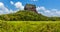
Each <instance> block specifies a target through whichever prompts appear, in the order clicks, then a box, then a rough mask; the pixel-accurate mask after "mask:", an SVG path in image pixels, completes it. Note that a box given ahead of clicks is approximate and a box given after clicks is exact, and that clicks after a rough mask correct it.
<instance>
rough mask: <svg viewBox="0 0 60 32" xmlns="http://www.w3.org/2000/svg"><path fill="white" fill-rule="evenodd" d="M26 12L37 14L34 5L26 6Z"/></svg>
mask: <svg viewBox="0 0 60 32" xmlns="http://www.w3.org/2000/svg"><path fill="white" fill-rule="evenodd" d="M24 10H29V11H34V12H36V13H37V11H36V6H35V5H32V4H26V5H25V7H24Z"/></svg>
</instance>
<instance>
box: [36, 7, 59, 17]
mask: <svg viewBox="0 0 60 32" xmlns="http://www.w3.org/2000/svg"><path fill="white" fill-rule="evenodd" d="M36 9H37V11H38V13H41V14H43V15H45V16H60V11H59V10H58V9H50V10H47V9H46V8H45V7H37V8H36Z"/></svg>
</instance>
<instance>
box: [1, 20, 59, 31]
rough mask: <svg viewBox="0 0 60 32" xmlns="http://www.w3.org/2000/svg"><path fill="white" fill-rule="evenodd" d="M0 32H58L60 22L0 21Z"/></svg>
mask: <svg viewBox="0 0 60 32" xmlns="http://www.w3.org/2000/svg"><path fill="white" fill-rule="evenodd" d="M0 32H60V22H59V21H0Z"/></svg>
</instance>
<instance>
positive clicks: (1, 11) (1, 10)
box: [0, 2, 14, 14]
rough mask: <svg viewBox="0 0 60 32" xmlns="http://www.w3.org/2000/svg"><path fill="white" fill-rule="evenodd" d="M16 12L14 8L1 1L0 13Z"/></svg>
mask: <svg viewBox="0 0 60 32" xmlns="http://www.w3.org/2000/svg"><path fill="white" fill-rule="evenodd" d="M12 12H14V11H13V10H9V9H8V8H7V7H5V6H4V4H3V3H2V2H0V14H8V13H12Z"/></svg>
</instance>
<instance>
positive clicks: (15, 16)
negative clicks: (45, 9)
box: [0, 10, 48, 21]
mask: <svg viewBox="0 0 60 32" xmlns="http://www.w3.org/2000/svg"><path fill="white" fill-rule="evenodd" d="M0 19H1V20H6V21H40V20H41V21H43V20H48V19H47V17H46V16H43V15H42V14H38V13H36V12H34V11H28V10H26V11H25V10H23V11H18V12H16V13H12V14H5V15H0Z"/></svg>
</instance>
